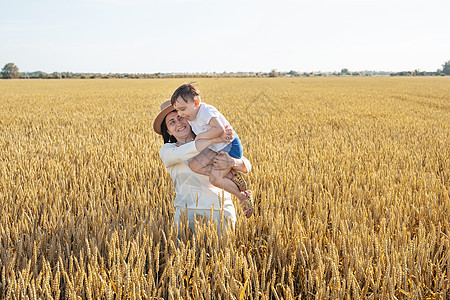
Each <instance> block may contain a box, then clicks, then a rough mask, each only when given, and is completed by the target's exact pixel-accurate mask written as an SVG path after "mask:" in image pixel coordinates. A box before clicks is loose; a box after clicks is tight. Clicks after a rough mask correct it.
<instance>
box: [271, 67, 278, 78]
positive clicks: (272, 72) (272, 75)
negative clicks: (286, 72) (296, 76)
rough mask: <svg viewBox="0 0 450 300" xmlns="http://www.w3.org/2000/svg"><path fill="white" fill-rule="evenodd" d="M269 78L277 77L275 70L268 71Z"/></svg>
mask: <svg viewBox="0 0 450 300" xmlns="http://www.w3.org/2000/svg"><path fill="white" fill-rule="evenodd" d="M269 77H278V72H277V70H275V69H273V70H272V71H270V73H269Z"/></svg>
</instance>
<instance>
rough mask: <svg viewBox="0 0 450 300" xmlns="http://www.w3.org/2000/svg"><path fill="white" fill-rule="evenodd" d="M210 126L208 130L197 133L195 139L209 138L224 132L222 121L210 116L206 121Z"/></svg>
mask: <svg viewBox="0 0 450 300" xmlns="http://www.w3.org/2000/svg"><path fill="white" fill-rule="evenodd" d="M208 125H209V126H211V128H210V129H209V130H208V131H205V132H202V133H199V134H198V135H197V137H196V139H199V140H209V139H214V138H217V137H220V136H222V135H223V134H224V133H225V126H224V125H223V123H222V122H221V121H220V120H219V119H218V118H216V117H213V118H211V120H210V121H209V123H208Z"/></svg>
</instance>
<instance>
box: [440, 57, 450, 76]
mask: <svg viewBox="0 0 450 300" xmlns="http://www.w3.org/2000/svg"><path fill="white" fill-rule="evenodd" d="M442 73H444V74H445V75H450V60H449V61H447V62H445V63H444V64H443V65H442Z"/></svg>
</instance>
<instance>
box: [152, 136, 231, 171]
mask: <svg viewBox="0 0 450 300" xmlns="http://www.w3.org/2000/svg"><path fill="white" fill-rule="evenodd" d="M230 135H231V129H227V130H226V131H225V133H224V134H223V135H222V136H220V137H217V138H215V139H211V140H197V139H196V140H195V141H193V142H189V143H186V144H184V145H181V146H176V145H175V144H173V143H167V144H164V145H163V146H162V147H161V149H160V150H159V156H160V157H161V160H162V161H163V164H164V165H165V166H166V168H167V167H170V166H172V165H174V164H177V163H180V162H183V161H186V160H188V159H191V158H192V157H194V156H196V155H197V154H199V153H200V152H202V151H203V150H205V149H206V148H208V147H209V146H211V145H212V144H214V143H224V142H227V141H229V140H227V139H226V137H228V136H230Z"/></svg>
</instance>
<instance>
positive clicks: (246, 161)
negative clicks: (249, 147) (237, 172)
mask: <svg viewBox="0 0 450 300" xmlns="http://www.w3.org/2000/svg"><path fill="white" fill-rule="evenodd" d="M241 159H242V162H243V163H244V166H245V167H246V168H247V173H242V172H241V173H242V174H244V175H247V174H248V173H249V172H250V171H251V170H252V164H251V163H250V161H249V160H248V159H247V158H245V157H244V156H242V157H241Z"/></svg>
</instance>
